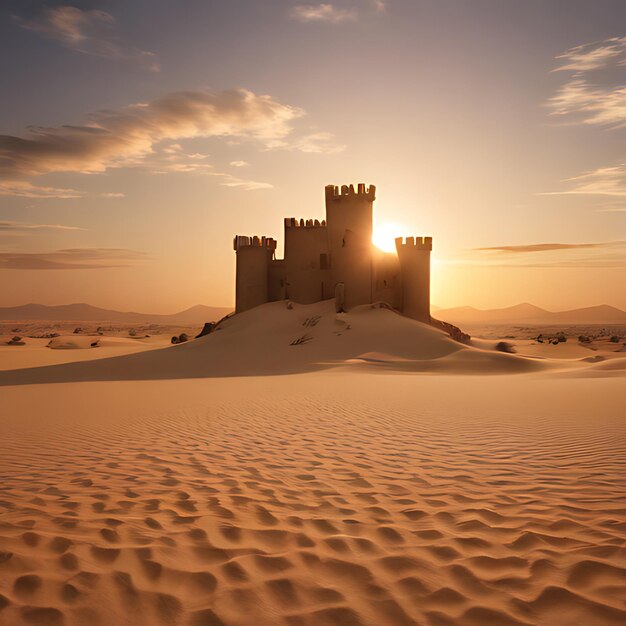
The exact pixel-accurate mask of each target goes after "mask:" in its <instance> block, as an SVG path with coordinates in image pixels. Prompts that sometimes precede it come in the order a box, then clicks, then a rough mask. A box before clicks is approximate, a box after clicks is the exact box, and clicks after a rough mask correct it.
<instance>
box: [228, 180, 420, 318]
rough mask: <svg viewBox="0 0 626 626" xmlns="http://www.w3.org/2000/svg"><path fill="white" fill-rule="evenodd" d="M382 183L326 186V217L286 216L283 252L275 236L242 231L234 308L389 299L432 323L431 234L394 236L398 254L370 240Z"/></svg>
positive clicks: (342, 307)
mask: <svg viewBox="0 0 626 626" xmlns="http://www.w3.org/2000/svg"><path fill="white" fill-rule="evenodd" d="M375 197H376V187H374V185H370V186H369V187H367V188H366V186H365V185H364V184H359V185H358V186H357V189H356V191H355V189H354V186H353V185H343V186H342V187H341V190H339V188H338V187H336V186H335V185H327V186H326V219H325V220H321V221H319V220H317V219H306V220H304V219H301V220H297V219H295V218H293V217H287V218H285V254H284V257H285V258H284V259H277V258H276V240H275V239H272V238H270V237H257V236H255V237H248V236H242V235H237V236H236V237H235V239H234V242H233V247H234V249H235V252H236V253H237V286H236V307H235V311H236V312H237V313H240V312H242V311H246V310H248V309H251V308H253V307H255V306H258V305H259V304H264V303H265V302H275V301H277V300H285V299H288V300H292V301H293V302H297V303H301V304H311V303H313V302H319V301H320V300H327V299H329V298H335V302H336V307H337V310H339V311H347V310H350V309H351V308H352V307H354V306H356V305H359V304H368V303H373V302H379V301H382V302H386V303H387V304H389V305H390V306H392V307H393V308H394V309H396V310H398V311H400V312H401V313H402V314H403V315H406V316H407V317H411V318H413V319H416V320H419V321H421V322H426V323H429V322H430V321H431V318H430V252H431V250H432V237H423V238H422V237H415V238H413V237H407V238H406V239H404V240H403V238H402V237H399V238H397V239H396V251H397V254H390V253H385V252H383V251H381V250H379V249H378V248H376V247H375V246H374V245H373V244H372V217H373V203H374V200H375Z"/></svg>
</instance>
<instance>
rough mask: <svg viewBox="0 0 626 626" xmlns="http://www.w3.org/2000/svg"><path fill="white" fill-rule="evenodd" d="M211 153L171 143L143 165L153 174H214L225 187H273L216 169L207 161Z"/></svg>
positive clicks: (156, 152) (248, 189)
mask: <svg viewBox="0 0 626 626" xmlns="http://www.w3.org/2000/svg"><path fill="white" fill-rule="evenodd" d="M209 157H210V155H208V154H201V153H188V152H185V150H184V149H183V147H182V146H181V145H180V144H177V143H175V144H170V145H168V146H165V147H162V148H160V149H159V150H157V151H155V152H154V154H152V155H151V156H150V157H148V158H147V159H145V161H144V163H143V167H144V168H146V169H147V170H148V171H149V172H150V173H151V174H171V173H178V174H197V175H201V176H214V177H217V178H218V179H219V181H220V182H219V184H220V185H221V186H224V187H240V188H242V189H244V190H246V191H254V190H256V189H272V188H273V187H274V185H272V184H270V183H266V182H260V181H255V180H248V179H245V178H241V177H238V176H234V175H233V174H230V173H227V172H220V171H216V170H215V168H214V165H213V164H212V163H210V162H208V161H207V159H209ZM234 163H239V164H240V165H238V166H237V167H243V166H244V165H248V163H246V162H245V161H233V162H232V163H231V165H233V164H234Z"/></svg>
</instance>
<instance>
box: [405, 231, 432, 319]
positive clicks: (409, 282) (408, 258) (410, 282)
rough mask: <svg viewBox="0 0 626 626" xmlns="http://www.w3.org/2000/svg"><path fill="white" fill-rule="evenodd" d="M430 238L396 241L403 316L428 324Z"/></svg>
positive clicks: (408, 238)
mask: <svg viewBox="0 0 626 626" xmlns="http://www.w3.org/2000/svg"><path fill="white" fill-rule="evenodd" d="M432 247H433V240H432V237H423V238H422V237H415V238H413V237H407V238H406V240H405V241H403V240H402V237H399V238H398V239H396V250H397V252H398V259H399V261H400V279H401V283H402V306H401V309H400V310H401V311H402V314H403V315H406V316H407V317H412V318H413V319H416V320H419V321H420V322H426V323H428V322H430V252H431V250H432Z"/></svg>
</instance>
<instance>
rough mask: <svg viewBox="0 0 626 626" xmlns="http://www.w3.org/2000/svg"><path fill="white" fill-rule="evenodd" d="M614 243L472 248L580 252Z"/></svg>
mask: <svg viewBox="0 0 626 626" xmlns="http://www.w3.org/2000/svg"><path fill="white" fill-rule="evenodd" d="M614 243H615V242H611V243H609V242H601V243H531V244H525V245H518V246H492V247H488V248H474V250H479V251H493V252H514V253H522V252H547V251H549V250H580V249H585V248H604V247H607V246H611V245H614Z"/></svg>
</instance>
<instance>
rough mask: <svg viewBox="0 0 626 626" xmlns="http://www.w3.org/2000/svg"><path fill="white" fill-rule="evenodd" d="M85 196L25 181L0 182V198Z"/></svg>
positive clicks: (75, 191)
mask: <svg viewBox="0 0 626 626" xmlns="http://www.w3.org/2000/svg"><path fill="white" fill-rule="evenodd" d="M0 159H1V157H0ZM84 195H85V194H84V193H83V192H81V191H77V190H76V189H61V188H59V187H46V186H38V185H33V184H32V183H29V182H28V181H25V180H4V181H3V180H0V196H16V197H18V198H62V199H67V198H80V197H82V196H84Z"/></svg>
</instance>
